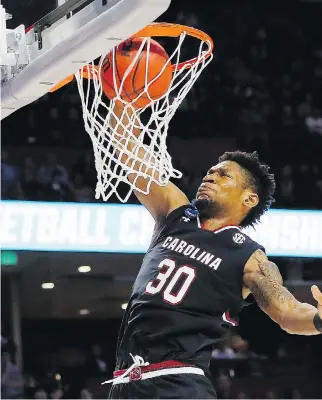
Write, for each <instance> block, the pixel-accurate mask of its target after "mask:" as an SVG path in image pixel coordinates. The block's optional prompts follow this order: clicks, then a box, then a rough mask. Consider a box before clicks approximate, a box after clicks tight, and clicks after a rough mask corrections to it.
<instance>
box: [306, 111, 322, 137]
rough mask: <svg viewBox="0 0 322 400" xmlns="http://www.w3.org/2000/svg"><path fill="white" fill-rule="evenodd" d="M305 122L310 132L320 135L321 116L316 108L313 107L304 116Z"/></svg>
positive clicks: (321, 132) (321, 128) (321, 127)
mask: <svg viewBox="0 0 322 400" xmlns="http://www.w3.org/2000/svg"><path fill="white" fill-rule="evenodd" d="M305 124H306V126H307V129H308V131H309V132H310V133H317V134H318V135H321V136H322V117H321V112H320V110H319V109H318V108H315V109H314V110H313V112H312V114H310V115H309V116H308V117H306V118H305Z"/></svg>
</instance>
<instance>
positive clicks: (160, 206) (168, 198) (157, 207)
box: [110, 104, 189, 220]
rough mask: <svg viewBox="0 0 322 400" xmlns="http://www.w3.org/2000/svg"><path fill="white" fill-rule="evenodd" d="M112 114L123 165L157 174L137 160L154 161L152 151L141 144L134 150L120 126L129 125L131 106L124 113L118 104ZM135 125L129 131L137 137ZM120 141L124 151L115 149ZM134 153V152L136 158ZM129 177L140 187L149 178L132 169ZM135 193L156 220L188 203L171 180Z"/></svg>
mask: <svg viewBox="0 0 322 400" xmlns="http://www.w3.org/2000/svg"><path fill="white" fill-rule="evenodd" d="M113 113H114V114H115V116H113V115H112V117H111V121H110V125H111V126H112V127H114V128H115V133H114V135H115V139H116V141H115V151H116V154H117V156H118V157H121V160H122V163H123V164H132V165H131V168H132V169H133V170H134V171H138V170H140V171H141V172H145V173H146V174H148V175H151V174H152V173H154V174H156V172H155V171H152V170H151V169H148V168H146V167H145V166H144V164H143V163H140V160H143V159H144V157H146V156H148V157H149V158H150V164H153V158H152V159H151V154H146V151H145V149H144V147H143V146H141V147H140V148H138V149H137V148H136V145H135V143H134V142H133V141H130V140H128V139H129V135H128V134H127V133H126V132H125V133H124V128H123V127H122V125H125V126H126V125H127V124H128V121H129V118H131V116H132V113H133V111H131V110H130V108H127V112H126V113H124V108H123V107H122V105H118V104H117V105H115V107H114V109H113ZM115 117H117V118H115ZM118 120H120V121H121V124H120V123H118V122H117V121H118ZM138 125H139V124H138V123H134V127H133V129H132V133H133V135H135V136H136V137H139V136H140V134H141V130H140V129H139V128H137V127H135V126H138ZM120 143H121V144H122V146H124V147H125V148H126V150H127V151H126V152H124V151H123V152H122V153H121V151H120V150H119V149H118V145H119V144H120ZM134 153H135V154H136V155H135V157H134ZM156 177H157V176H156ZM128 179H129V181H130V182H134V181H136V185H137V186H138V187H139V188H140V189H142V190H145V189H146V187H147V183H148V180H147V179H144V178H143V177H139V178H138V177H137V175H136V174H135V172H134V173H132V174H130V175H129V176H128ZM135 194H136V196H137V198H138V199H139V201H140V202H141V203H142V204H143V205H144V206H145V207H146V208H147V209H148V210H149V212H150V213H151V214H152V216H153V218H154V219H156V220H157V219H159V218H160V217H166V216H167V215H169V214H170V213H171V211H173V210H175V209H176V208H178V207H180V206H183V205H185V204H188V203H189V200H188V198H187V196H186V195H185V194H184V193H183V192H182V191H181V190H180V189H179V188H178V187H177V186H175V185H174V184H173V183H171V182H169V183H168V184H167V185H165V186H159V185H157V184H156V183H154V182H153V183H152V184H151V186H150V191H149V194H147V195H144V194H142V193H140V192H138V191H135Z"/></svg>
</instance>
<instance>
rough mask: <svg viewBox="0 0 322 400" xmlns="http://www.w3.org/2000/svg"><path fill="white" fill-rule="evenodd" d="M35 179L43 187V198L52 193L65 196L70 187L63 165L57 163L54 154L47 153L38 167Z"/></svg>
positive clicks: (48, 196)
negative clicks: (44, 159)
mask: <svg viewBox="0 0 322 400" xmlns="http://www.w3.org/2000/svg"><path fill="white" fill-rule="evenodd" d="M37 181H38V183H39V185H40V186H41V188H42V189H43V192H44V195H45V198H49V199H50V197H51V196H53V195H55V194H56V195H58V197H61V196H66V195H67V194H68V193H67V192H68V191H69V189H70V183H69V176H68V172H67V170H66V168H65V167H63V166H62V165H60V164H58V162H57V159H56V155H55V154H54V153H49V154H47V156H46V161H45V163H44V164H43V165H42V166H41V167H40V168H39V170H38V173H37Z"/></svg>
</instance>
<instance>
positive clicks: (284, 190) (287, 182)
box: [278, 165, 295, 207]
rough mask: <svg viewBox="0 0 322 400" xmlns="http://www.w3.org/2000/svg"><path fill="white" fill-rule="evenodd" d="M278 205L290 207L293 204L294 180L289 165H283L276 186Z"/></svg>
mask: <svg viewBox="0 0 322 400" xmlns="http://www.w3.org/2000/svg"><path fill="white" fill-rule="evenodd" d="M278 196H279V202H280V205H282V206H284V207H290V206H292V205H293V203H294V200H295V198H294V178H293V169H292V167H291V165H285V166H284V167H283V168H282V170H281V175H280V179H279V185H278Z"/></svg>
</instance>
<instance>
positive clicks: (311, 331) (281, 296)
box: [244, 250, 322, 335]
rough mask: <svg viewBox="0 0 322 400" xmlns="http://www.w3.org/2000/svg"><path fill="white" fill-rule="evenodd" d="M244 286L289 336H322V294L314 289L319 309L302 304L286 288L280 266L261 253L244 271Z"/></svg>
mask: <svg viewBox="0 0 322 400" xmlns="http://www.w3.org/2000/svg"><path fill="white" fill-rule="evenodd" d="M244 285H245V286H246V287H247V288H248V289H249V290H250V291H251V292H252V294H253V295H254V297H255V299H256V301H257V304H258V306H259V307H260V308H261V309H262V310H263V311H264V312H265V313H266V314H267V315H268V316H269V317H270V318H271V319H272V320H273V321H275V322H277V323H278V324H279V325H280V327H281V328H282V329H283V330H285V331H286V332H288V333H291V334H298V335H318V334H319V333H321V332H322V320H321V318H322V294H321V292H320V290H319V289H318V288H317V287H316V286H313V287H312V294H313V297H314V298H315V300H316V301H317V303H318V305H317V308H316V307H313V306H312V305H310V304H307V303H301V302H299V301H298V300H296V298H295V297H294V296H293V295H292V294H291V293H290V292H289V291H288V290H287V289H286V288H285V287H284V286H283V280H282V277H281V274H280V272H279V270H278V268H277V266H276V265H275V264H274V263H273V262H271V261H269V260H268V258H267V257H266V255H265V253H264V252H263V251H262V250H257V251H256V252H255V253H254V254H253V255H252V256H251V257H250V259H249V261H248V262H247V264H246V266H245V270H244Z"/></svg>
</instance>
